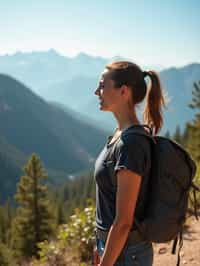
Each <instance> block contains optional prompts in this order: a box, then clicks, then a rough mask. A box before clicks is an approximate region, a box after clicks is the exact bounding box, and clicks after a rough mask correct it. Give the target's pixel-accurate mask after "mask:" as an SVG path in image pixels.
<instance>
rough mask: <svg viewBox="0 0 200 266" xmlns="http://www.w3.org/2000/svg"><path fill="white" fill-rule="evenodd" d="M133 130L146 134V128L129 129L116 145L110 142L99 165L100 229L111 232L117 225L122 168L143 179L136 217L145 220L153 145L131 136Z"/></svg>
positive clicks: (97, 209) (97, 174)
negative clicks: (114, 224)
mask: <svg viewBox="0 0 200 266" xmlns="http://www.w3.org/2000/svg"><path fill="white" fill-rule="evenodd" d="M133 127H137V128H138V129H139V130H141V131H144V132H145V129H144V128H142V127H141V126H137V125H134V126H131V127H129V128H127V129H126V130H124V131H123V132H122V134H121V136H120V138H119V139H118V140H116V141H115V142H114V143H111V144H109V143H108V141H107V143H106V145H105V147H104V148H103V150H102V151H101V153H100V154H99V156H98V158H97V160H96V163H95V171H94V178H95V181H96V226H97V227H98V228H100V229H102V230H109V228H110V226H111V225H112V224H113V222H114V218H115V208H116V192H117V176H116V173H117V171H118V170H119V169H122V168H126V169H129V170H131V171H133V172H135V173H137V174H138V175H140V176H142V182H141V187H140V192H139V195H138V200H137V203H136V209H135V217H137V219H138V221H142V219H143V217H144V211H145V199H146V197H145V196H146V194H147V188H148V181H149V175H150V167H151V143H150V140H149V139H148V138H147V137H145V136H142V135H136V134H134V133H133V132H131V130H132V129H133ZM132 131H133V130H132ZM133 228H134V224H133ZM133 228H132V229H133Z"/></svg>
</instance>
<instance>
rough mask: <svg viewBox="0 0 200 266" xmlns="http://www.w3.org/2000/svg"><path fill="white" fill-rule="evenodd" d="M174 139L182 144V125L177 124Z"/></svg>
mask: <svg viewBox="0 0 200 266" xmlns="http://www.w3.org/2000/svg"><path fill="white" fill-rule="evenodd" d="M173 139H174V140H175V141H176V142H178V143H180V144H182V136H181V130H180V126H176V130H175V133H174V135H173Z"/></svg>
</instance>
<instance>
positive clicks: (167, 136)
mask: <svg viewBox="0 0 200 266" xmlns="http://www.w3.org/2000/svg"><path fill="white" fill-rule="evenodd" d="M164 136H165V137H166V138H169V139H170V138H171V136H170V132H169V130H167V131H166V133H165V135H164Z"/></svg>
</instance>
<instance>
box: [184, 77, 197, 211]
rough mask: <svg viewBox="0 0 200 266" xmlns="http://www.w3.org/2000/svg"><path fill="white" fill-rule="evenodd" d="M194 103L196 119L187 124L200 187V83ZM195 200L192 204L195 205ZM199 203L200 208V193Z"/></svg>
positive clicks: (195, 86) (188, 143) (190, 148)
mask: <svg viewBox="0 0 200 266" xmlns="http://www.w3.org/2000/svg"><path fill="white" fill-rule="evenodd" d="M192 94H193V98H192V103H191V104H190V105H189V106H190V107H191V108H192V109H194V110H196V114H195V118H194V120H193V121H192V122H191V123H188V124H187V131H188V132H187V137H188V141H187V148H188V150H189V152H190V153H191V154H192V156H193V158H194V159H195V161H196V163H197V174H196V176H195V180H194V181H195V183H196V184H197V185H198V186H199V187H200V81H199V82H198V83H196V82H195V83H194V89H193V92H192ZM193 201H194V199H193V200H191V203H192V205H193ZM197 201H198V205H199V207H200V193H197Z"/></svg>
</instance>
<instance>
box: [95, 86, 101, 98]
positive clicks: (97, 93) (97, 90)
mask: <svg viewBox="0 0 200 266" xmlns="http://www.w3.org/2000/svg"><path fill="white" fill-rule="evenodd" d="M99 93H100V90H99V88H97V89H96V90H95V92H94V94H95V95H97V96H99Z"/></svg>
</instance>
